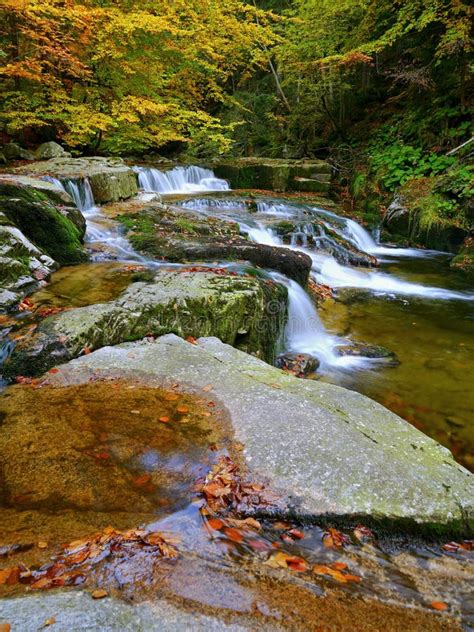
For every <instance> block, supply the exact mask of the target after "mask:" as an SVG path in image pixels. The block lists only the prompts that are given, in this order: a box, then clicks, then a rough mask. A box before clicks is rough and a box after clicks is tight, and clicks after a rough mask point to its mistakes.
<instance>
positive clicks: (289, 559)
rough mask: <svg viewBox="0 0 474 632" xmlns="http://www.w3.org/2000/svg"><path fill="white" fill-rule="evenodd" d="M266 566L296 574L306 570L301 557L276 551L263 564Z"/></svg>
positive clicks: (306, 567) (304, 562)
mask: <svg viewBox="0 0 474 632" xmlns="http://www.w3.org/2000/svg"><path fill="white" fill-rule="evenodd" d="M265 564H266V566H270V567H271V568H289V569H290V570H292V571H296V572H297V573H302V572H304V571H306V570H308V563H307V562H306V561H305V560H304V559H303V558H302V557H296V556H295V555H288V554H287V553H284V552H283V551H278V552H277V553H275V554H274V555H272V556H271V557H269V559H268V560H267V561H266V562H265Z"/></svg>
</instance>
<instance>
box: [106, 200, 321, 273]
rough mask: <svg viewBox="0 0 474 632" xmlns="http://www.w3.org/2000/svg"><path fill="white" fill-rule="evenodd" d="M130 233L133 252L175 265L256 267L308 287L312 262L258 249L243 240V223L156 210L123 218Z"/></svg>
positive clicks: (279, 251) (150, 208)
mask: <svg viewBox="0 0 474 632" xmlns="http://www.w3.org/2000/svg"><path fill="white" fill-rule="evenodd" d="M118 219H119V221H121V222H122V223H123V224H124V225H125V227H126V228H128V229H129V231H130V232H129V233H128V238H129V240H130V242H131V244H132V245H133V247H134V248H135V249H136V250H138V251H140V252H142V253H143V254H145V255H148V256H150V255H151V256H152V257H155V258H157V259H166V260H167V261H172V262H175V263H182V262H187V261H220V260H223V259H224V260H227V261H229V260H231V261H232V260H234V261H235V260H240V261H250V262H251V263H252V264H254V265H256V266H260V267H262V268H267V269H270V270H276V271H278V272H281V273H282V274H285V275H286V276H288V277H290V278H291V279H294V280H295V281H297V282H298V283H300V284H301V285H305V284H306V282H307V281H308V277H309V273H310V271H311V265H312V261H311V258H310V257H309V256H308V255H306V254H305V253H302V252H296V251H294V250H290V249H285V248H279V247H275V246H268V245H264V244H257V243H254V242H251V241H248V240H247V239H245V238H244V237H242V236H241V235H240V229H239V225H238V223H237V222H230V221H226V220H223V219H219V218H217V217H207V216H204V215H200V214H199V213H193V212H191V211H184V210H177V209H172V208H169V207H166V206H163V205H160V204H154V205H150V206H148V207H146V208H145V209H143V210H141V211H140V212H139V213H136V214H134V215H122V216H120V217H118Z"/></svg>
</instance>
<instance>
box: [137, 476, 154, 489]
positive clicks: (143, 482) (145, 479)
mask: <svg viewBox="0 0 474 632" xmlns="http://www.w3.org/2000/svg"><path fill="white" fill-rule="evenodd" d="M150 481H151V474H142V476H139V477H138V478H136V479H134V481H133V484H134V485H138V487H142V486H143V485H146V484H147V483H149V482H150Z"/></svg>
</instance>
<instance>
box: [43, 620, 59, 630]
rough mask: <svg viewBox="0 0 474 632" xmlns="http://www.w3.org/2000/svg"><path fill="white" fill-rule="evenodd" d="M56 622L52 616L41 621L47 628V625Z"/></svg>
mask: <svg viewBox="0 0 474 632" xmlns="http://www.w3.org/2000/svg"><path fill="white" fill-rule="evenodd" d="M55 623H56V619H55V618H54V617H50V618H49V619H46V621H45V622H44V623H43V627H45V628H47V627H48V626H49V625H54V624H55Z"/></svg>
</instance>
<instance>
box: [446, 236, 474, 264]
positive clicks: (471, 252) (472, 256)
mask: <svg viewBox="0 0 474 632" xmlns="http://www.w3.org/2000/svg"><path fill="white" fill-rule="evenodd" d="M450 266H451V268H454V269H455V270H462V271H463V272H470V273H473V272H474V231H473V232H471V234H470V236H469V237H466V239H465V240H464V242H463V244H462V246H461V250H460V251H459V253H458V254H457V255H456V256H455V257H453V259H452V260H451V263H450Z"/></svg>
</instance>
